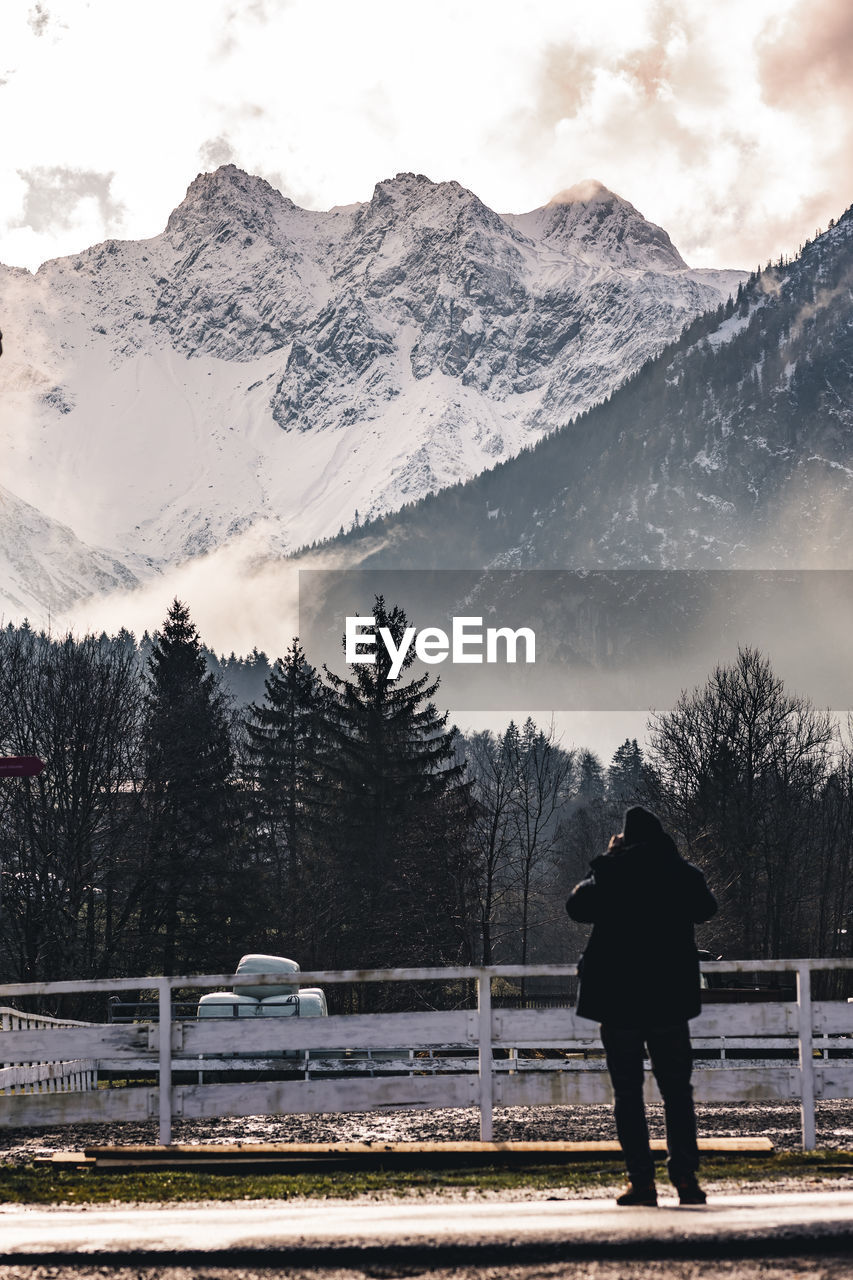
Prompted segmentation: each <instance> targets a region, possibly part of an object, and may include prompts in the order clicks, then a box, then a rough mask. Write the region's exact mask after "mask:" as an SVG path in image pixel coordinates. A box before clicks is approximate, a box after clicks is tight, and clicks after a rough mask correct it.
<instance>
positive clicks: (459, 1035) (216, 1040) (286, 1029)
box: [90, 1009, 477, 1056]
mask: <svg viewBox="0 0 853 1280" xmlns="http://www.w3.org/2000/svg"><path fill="white" fill-rule="evenodd" d="M476 1020H477V1015H476V1013H475V1012H474V1010H473V1009H472V1010H467V1009H453V1010H449V1011H443V1012H442V1011H439V1012H435V1013H356V1014H337V1015H335V1016H334V1017H330V1018H265V1017H257V1018H201V1019H199V1021H198V1022H184V1023H181V1024H180V1028H181V1031H182V1043H181V1045H180V1048H178V1049H176V1052H177V1053H180V1054H192V1053H195V1054H198V1053H208V1054H214V1055H219V1054H222V1053H226V1052H229V1051H231V1052H238V1053H259V1052H264V1051H266V1052H270V1051H274V1050H279V1051H281V1050H283V1049H405V1050H407V1049H419V1048H428V1047H429V1046H430V1045H434V1044H459V1045H460V1046H462V1045H472V1044H475V1043H476V1038H477V1021H476ZM152 1039H153V1042H154V1044H155V1045H156V1043H157V1042H158V1039H159V1037H158V1029H157V1028H155V1029H154V1034H153V1037H152ZM90 1056H91V1055H90Z"/></svg>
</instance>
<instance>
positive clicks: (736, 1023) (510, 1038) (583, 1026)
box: [493, 1001, 797, 1048]
mask: <svg viewBox="0 0 853 1280" xmlns="http://www.w3.org/2000/svg"><path fill="white" fill-rule="evenodd" d="M493 1021H494V1035H493V1042H494V1043H495V1044H498V1045H511V1046H514V1047H516V1048H547V1047H549V1046H555V1047H559V1048H571V1047H577V1048H600V1047H601V1040H600V1038H599V1033H598V1026H597V1024H596V1023H594V1022H592V1021H590V1020H589V1019H588V1018H579V1017H578V1016H577V1014H576V1013H575V1012H574V1010H573V1009H498V1010H496V1011H495V1013H494V1019H493ZM690 1033H691V1037H692V1038H693V1039H703V1040H708V1039H711V1038H719V1037H721V1036H725V1037H728V1036H756V1037H767V1036H774V1035H775V1036H785V1035H790V1036H795V1035H796V1034H797V1006H796V1004H795V1003H794V1002H793V1001H779V1002H778V1003H776V1002H770V1003H767V1004H740V1005H738V1004H734V1005H725V1006H724V1007H723V1006H716V1007H715V1006H713V1005H712V1006H708V1007H706V1008H705V1009H704V1010H703V1011H702V1013H701V1015H700V1016H699V1017H698V1018H694V1019H693V1021H692V1022H691V1023H690Z"/></svg>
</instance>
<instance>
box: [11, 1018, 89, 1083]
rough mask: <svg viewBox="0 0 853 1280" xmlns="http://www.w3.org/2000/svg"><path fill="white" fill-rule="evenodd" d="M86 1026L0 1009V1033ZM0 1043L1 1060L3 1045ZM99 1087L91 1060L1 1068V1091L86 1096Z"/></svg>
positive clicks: (70, 1020)
mask: <svg viewBox="0 0 853 1280" xmlns="http://www.w3.org/2000/svg"><path fill="white" fill-rule="evenodd" d="M90 1025H91V1024H90V1023H88V1022H75V1021H73V1020H72V1019H70V1018H49V1017H47V1016H46V1015H45V1014H40V1013H22V1012H21V1010H20V1009H7V1008H0V1029H2V1030H3V1031H30V1030H33V1029H36V1028H44V1027H49V1028H52V1029H54V1030H55V1029H57V1028H60V1027H65V1028H67V1027H87V1026H90ZM6 1043H7V1041H6V1040H5V1039H3V1040H0V1058H2V1049H3V1047H4V1045H6ZM97 1087H98V1064H97V1062H94V1061H92V1060H91V1059H88V1060H86V1059H84V1060H73V1059H72V1060H71V1061H68V1062H29V1063H26V1064H23V1063H18V1064H16V1065H13V1064H12V1063H11V1062H5V1063H4V1064H3V1066H2V1067H0V1090H2V1091H3V1092H4V1093H7V1094H17V1093H65V1092H72V1091H74V1092H79V1093H85V1092H88V1091H89V1090H90V1089H97Z"/></svg>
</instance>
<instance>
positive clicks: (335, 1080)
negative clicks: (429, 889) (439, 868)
mask: <svg viewBox="0 0 853 1280" xmlns="http://www.w3.org/2000/svg"><path fill="white" fill-rule="evenodd" d="M702 968H703V970H704V971H705V972H706V973H756V974H759V973H760V974H779V973H788V974H791V973H793V974H794V975H795V977H796V1000H780V1001H774V1002H771V1003H745V1004H726V1005H717V1006H714V1005H708V1006H706V1007H705V1009H704V1010H703V1012H702V1014H701V1016H700V1017H698V1018H697V1019H695V1020H694V1021H693V1023H692V1024H691V1031H692V1036H693V1041H694V1046H695V1048H696V1050H697V1057H698V1061H697V1063H696V1067H695V1070H694V1089H695V1092H696V1096H697V1098H698V1099H699V1100H701V1101H719V1102H752V1101H769V1100H780V1099H781V1100H796V1101H798V1102H799V1104H800V1110H801V1128H802V1143H803V1147H804V1148H806V1149H811V1148H813V1147H814V1146H815V1110H814V1109H815V1100H816V1099H830V1098H849V1097H853V1005H851V1004H848V1003H847V1002H846V1001H844V1000H832V1001H814V1000H812V988H811V978H812V974H813V973H815V972H820V971H827V970H846V971H851V970H853V960H834V959H828V960H823V959H817V960H788V961H785V960H776V961H756V960H749V961H714V962H707V963H705V964H703V966H702ZM576 973H577V968H576V966H575V965H527V966H520V965H503V966H495V967H492V968H448V969H431V968H430V969H380V970H334V971H325V970H324V971H319V972H315V973H304V974H299V981H300V983H301V984H304V985H306V986H309V985H310V986H318V985H321V984H322V985H332V984H335V985H337V984H342V983H367V982H370V983H372V982H408V983H419V982H436V981H439V982H443V983H449V982H456V981H460V980H467V981H470V982H471V983H472V984H475V985H476V992H477V1001H476V1007H473V1008H470V1009H453V1010H434V1011H418V1012H410V1013H373V1014H335V1015H333V1016H331V1017H328V1018H310V1019H309V1018H306V1019H299V1018H269V1019H266V1018H259V1019H249V1020H244V1019H239V1020H237V1019H235V1020H232V1019H228V1018H223V1019H214V1018H211V1019H204V1020H200V1021H198V1022H188V1021H185V1020H180V1019H176V1018H175V1016H174V1006H173V1001H172V995H173V992H176V991H185V990H186V989H188V988H197V989H202V988H211V987H234V988H237V989H239V987H240V986H245V985H252V986H274V985H276V984H277V983H280V982H281V975H280V974H270V975H266V976H264V975H258V974H251V975H233V974H217V975H204V976H182V977H171V978H166V977H157V978H151V977H144V978H122V979H101V980H97V981H92V982H82V981H81V982H73V981H71V982H68V981H63V982H55V983H16V984H8V985H6V986H3V987H0V999H3V1000H5V999H10V998H15V997H26V996H48V995H54V994H65V993H86V994H88V995H91V994H93V993H97V992H107V993H114V992H118V991H127V990H139V989H144V990H152V989H155V990H156V991H157V1010H158V1020H156V1021H154V1020H149V1021H142V1022H134V1023H106V1022H105V1023H81V1022H73V1021H71V1020H62V1019H53V1018H48V1017H44V1016H41V1015H34V1014H27V1013H26V1012H23V1011H20V1010H14V1009H10V1008H6V1009H4V1010H0V1013H2V1024H0V1025H2V1031H1V1032H0V1060H2V1061H3V1062H4V1063H6V1064H7V1065H6V1066H5V1067H4V1068H3V1069H2V1070H0V1089H4V1090H6V1093H5V1096H3V1097H0V1116H2V1118H3V1120H4V1122H5V1123H6V1124H8V1125H22V1126H25V1125H61V1124H71V1123H82V1122H85V1123H96V1122H99V1121H103V1122H113V1121H118V1120H147V1119H149V1118H152V1117H154V1116H156V1117H157V1118H158V1121H159V1134H160V1142H161V1143H162V1144H164V1145H168V1144H169V1143H170V1142H171V1134H172V1120H173V1118H174V1117H176V1116H179V1117H185V1118H189V1117H195V1118H213V1117H216V1116H226V1115H227V1116H241V1115H256V1114H262V1113H265V1112H266V1113H279V1114H300V1113H306V1112H311V1113H319V1112H344V1111H365V1110H375V1109H380V1108H381V1109H409V1108H415V1109H418V1110H423V1109H429V1108H435V1107H472V1106H476V1107H478V1108H479V1111H480V1134H481V1137H482V1138H483V1140H485V1141H488V1140H490V1139H491V1137H492V1115H493V1111H494V1108H495V1107H508V1106H553V1105H584V1104H587V1103H604V1102H607V1101H609V1100H610V1097H611V1093H610V1083H609V1078H608V1076H607V1073H606V1071H605V1070H604V1069H603V1068H604V1063H603V1058H602V1056H601V1044H600V1040H599V1038H598V1028H597V1027H596V1026H595V1024H593V1023H592V1022H589V1021H588V1020H586V1019H583V1018H578V1017H577V1015H576V1013H575V1012H574V1010H573V1009H571V1008H566V1007H560V1008H545V1009H526V1008H525V1009H507V1008H495V1007H493V1004H492V982H493V980H495V979H504V980H506V979H521V978H525V979H533V978H536V977H543V976H546V977H557V978H569V977H574V976H575V975H576ZM851 979H853V973H851ZM525 1051H528V1054H529V1053H530V1052H531V1051H540V1052H542V1053H544V1054H546V1055H548V1056H540V1057H536V1058H534V1057H530V1056H527V1057H525V1056H524V1053H525ZM786 1052H787V1054H788V1057H787V1058H786V1057H784V1056H780V1055H785V1054H786ZM519 1053H521V1055H522V1056H519ZM732 1054H734V1055H735V1056H734V1057H732V1056H731V1055H732ZM436 1055H438V1056H436ZM774 1055H775V1056H774ZM815 1055H817V1057H816V1056H815ZM98 1070H100V1071H101V1072H104V1071H107V1070H109V1071H115V1070H118V1071H124V1072H126V1073H127V1074H128V1075H133V1074H134V1073H136V1074H140V1073H147V1074H150V1075H151V1076H153V1077H155V1078H156V1079H157V1080H158V1085H157V1087H155V1088H152V1087H150V1086H148V1085H144V1086H143V1085H140V1084H136V1085H131V1086H128V1087H124V1088H120V1089H118V1088H97V1072H98ZM253 1070H254V1071H258V1070H266V1072H267V1074H272V1073H273V1072H276V1073H277V1074H279V1075H282V1074H284V1073H287V1074H288V1075H289V1076H300V1075H301V1077H302V1078H288V1079H267V1080H261V1081H249V1082H246V1081H243V1080H239V1081H238V1080H236V1079H233V1080H226V1081H225V1082H222V1081H214V1082H210V1081H206V1080H205V1075H209V1074H210V1073H213V1072H216V1073H219V1072H221V1073H223V1074H226V1075H228V1074H231V1075H232V1076H233V1075H236V1073H238V1072H241V1071H242V1072H243V1073H245V1072H247V1071H253ZM7 1072H8V1073H9V1074H8V1075H7V1074H6V1073H7ZM187 1072H190V1073H193V1074H195V1073H197V1076H198V1083H194V1084H183V1083H176V1082H175V1080H174V1078H173V1077H174V1075H175V1073H184V1074H186V1073H187ZM14 1073H18V1083H17V1084H16V1083H14V1082H13V1077H14ZM60 1080H61V1081H63V1083H62V1086H61V1091H60V1085H59V1083H58V1082H59V1081H60ZM27 1088H29V1089H30V1090H31V1091H37V1092H38V1096H37V1097H36V1096H32V1093H30V1094H29V1096H27V1095H26V1094H24V1093H21V1092H19V1089H27ZM10 1089H15V1092H13V1093H10V1092H9V1090H10ZM646 1091H647V1096H648V1097H649V1099H657V1096H658V1095H657V1092H656V1086H655V1084H654V1081H653V1080H652V1078H651V1076H650V1075H649V1076H648V1077H647V1083H646Z"/></svg>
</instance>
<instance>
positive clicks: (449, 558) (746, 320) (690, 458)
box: [324, 207, 853, 705]
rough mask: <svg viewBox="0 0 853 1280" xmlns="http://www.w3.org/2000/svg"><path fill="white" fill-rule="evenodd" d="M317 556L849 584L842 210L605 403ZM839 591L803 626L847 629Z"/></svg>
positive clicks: (852, 421)
mask: <svg viewBox="0 0 853 1280" xmlns="http://www.w3.org/2000/svg"><path fill="white" fill-rule="evenodd" d="M326 553H328V554H329V556H330V558H331V556H332V555H336V556H337V557H338V558H339V559H340V561H341V562H344V563H347V564H350V565H358V566H359V567H374V568H385V569H392V568H393V569H424V568H442V569H449V568H473V569H478V568H481V567H483V566H488V567H491V568H496V569H509V570H513V569H516V568H526V569H582V570H590V569H603V570H615V569H642V570H646V569H652V570H658V569H750V568H751V569H789V568H797V569H832V570H842V569H843V570H850V569H851V568H853V207H851V208H850V209H848V210H847V212H846V213H845V214H844V215H843V216H842V217H841V218H839V219H838V221H837V222H836V223H833V225H832V226H831V227H830V229H829V230H827V231H826V232H824V233H823V234H822V235H821V236H819V237H818V238H817V239H816V240H814V241H813V242H811V243H808V242H807V244H806V246H805V248H804V249H803V251H802V253H801V254H800V256H799V257H798V258H797V259H796V260H795V261H793V262H788V263H781V264H777V265H776V266H774V267H768V269H767V270H765V271H763V272H761V273H760V274H758V275H756V276H754V277H751V278H750V280H749V281H748V282H747V284H746V285H745V286H744V287H743V289H742V290H740V291H739V294H738V298H737V300H736V302H735V304H734V305H733V306H732V307H729V306H726V307H725V308H724V311H723V314H722V315H719V314H718V313H708V314H706V315H704V316H702V317H699V318H697V320H695V321H694V322H692V323H691V325H689V326H688V327H687V328H686V329H685V330H684V332H683V333H682V335H681V337H680V338H679V339H678V340H677V341H676V342H674V343H673V344H672V345H671V346H670V347H668V348H667V349H665V350H664V351H663V352H661V354H660V355H659V356H658V357H657V358H655V359H653V360H650V361H649V362H648V363H647V364H646V366H645V367H644V368H643V369H642V370H641V371H640V373H638V374H637V375H636V376H635V377H633V378H631V379H630V380H629V381H628V382H627V383H626V384H625V385H624V386H622V387H621V388H620V389H619V390H618V391H617V392H616V393H615V394H614V395H613V396H612V397H611V398H610V399H609V400H608V401H607V403H605V404H602V405H598V406H596V407H594V408H593V409H591V410H590V411H589V412H588V413H586V414H584V415H583V416H582V417H580V418H579V419H577V420H576V421H575V422H573V423H572V424H571V426H569V427H568V428H562V429H560V430H558V431H555V432H553V433H552V434H550V435H549V436H548V438H547V439H544V440H542V441H540V442H539V443H538V444H537V445H536V446H535V447H534V448H533V449H531V450H528V451H525V453H524V454H523V455H521V456H520V457H517V458H513V459H511V460H509V461H508V462H507V463H505V464H504V465H502V466H499V467H496V468H494V469H493V470H491V471H487V472H484V473H482V474H481V475H479V476H477V477H475V478H474V479H473V480H471V481H469V482H467V483H466V484H464V485H458V486H455V487H454V488H452V489H448V490H445V491H444V492H442V493H440V494H437V495H436V496H435V497H432V498H429V499H428V500H425V501H423V502H421V503H419V504H417V505H416V506H414V507H412V508H410V509H407V510H406V511H403V512H400V513H398V514H397V515H395V516H391V517H389V518H387V519H383V520H377V521H375V522H373V523H372V524H370V525H368V526H366V527H364V528H362V529H360V530H357V531H353V532H350V533H349V534H347V535H346V536H345V537H344V538H342V539H339V540H337V541H336V542H335V544H333V546H332V547H331V548H324V554H326ZM532 576H533V577H536V575H532ZM616 576H618V575H616ZM664 576H667V575H664ZM818 576H821V575H818ZM849 580H850V575H849V573H847V574H845V575H837V574H834V575H833V574H830V575H827V576H826V579H825V582H826V591H827V598H828V600H830V601H831V602H830V603H827V604H826V605H825V606H824V608H825V613H826V617H824V618H821V619H820V621H819V622H815V620H814V618H812V625H814V626H819V627H820V628H821V629H826V627H828V626H829V625H830V623H832V625H839V627H840V626H841V623H840V622H839V620H841V619H843V620H844V624H843V625H844V626H845V627H847V628H848V629H849V618H850V612H849V610H850V601H849V595H850V589H849ZM663 616H665V615H663ZM842 629H843V628H842ZM847 647H849V646H847ZM847 647H845V649H844V652H845V653H846V652H847ZM848 666H849V664H848ZM839 705H842V704H839ZM843 705H846V703H844V704H843Z"/></svg>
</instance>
